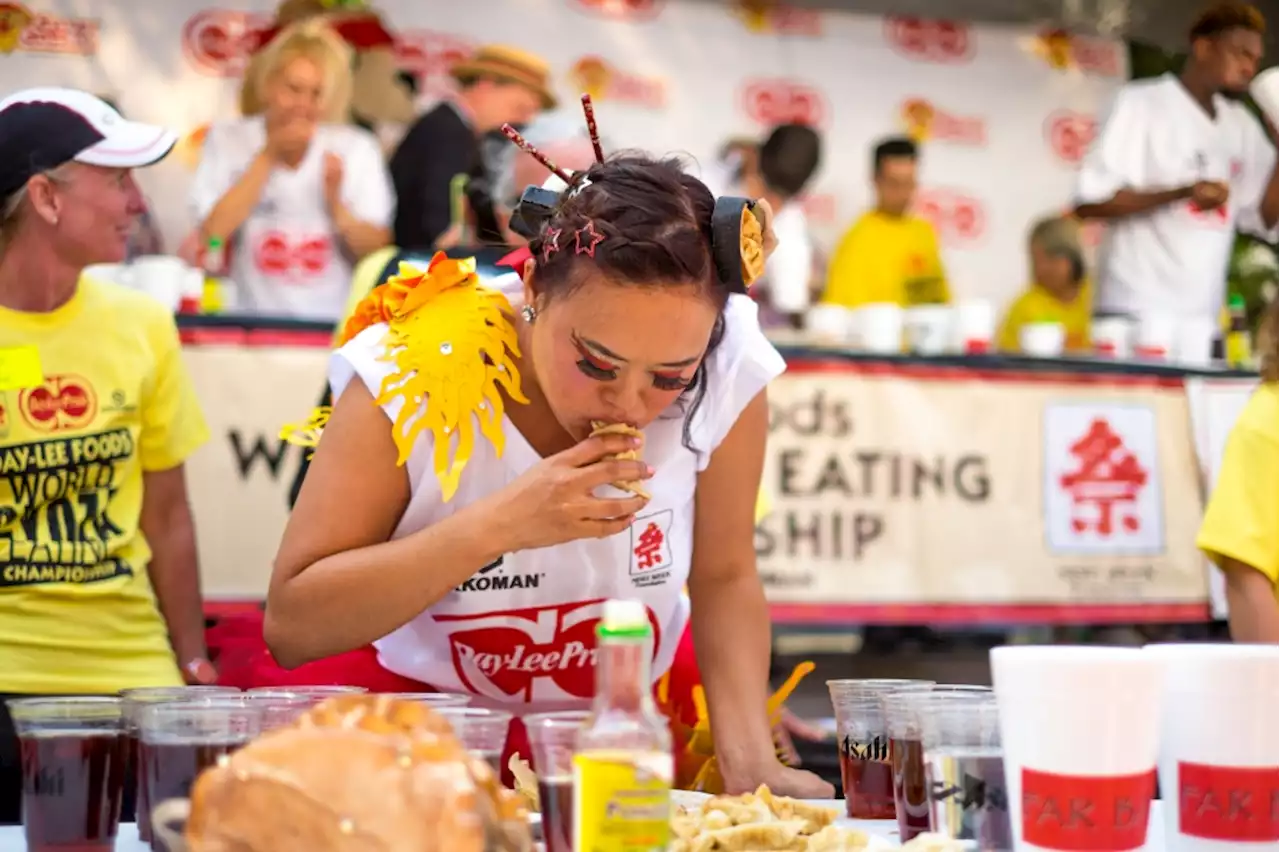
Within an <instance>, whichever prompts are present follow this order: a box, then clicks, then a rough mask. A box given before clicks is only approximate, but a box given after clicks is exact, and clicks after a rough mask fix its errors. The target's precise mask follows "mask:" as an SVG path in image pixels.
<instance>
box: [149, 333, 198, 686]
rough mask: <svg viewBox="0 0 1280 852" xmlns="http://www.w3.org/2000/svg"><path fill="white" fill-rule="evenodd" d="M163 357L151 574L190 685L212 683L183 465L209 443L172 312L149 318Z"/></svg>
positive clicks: (152, 454) (155, 420)
mask: <svg viewBox="0 0 1280 852" xmlns="http://www.w3.org/2000/svg"><path fill="white" fill-rule="evenodd" d="M143 319H145V320H146V321H147V322H149V323H150V329H151V330H150V334H149V339H150V341H151V344H152V348H153V351H154V352H155V356H156V367H155V371H154V373H153V375H152V376H151V377H150V379H149V381H148V382H147V383H146V385H145V386H144V388H143V397H142V432H141V435H140V437H139V441H138V452H139V459H140V461H141V463H142V470H143V478H142V487H143V494H142V517H141V522H140V523H141V529H142V533H143V535H145V536H146V538H147V543H148V545H149V546H150V548H151V561H150V562H149V563H148V564H147V574H148V575H149V577H150V579H151V586H152V588H153V589H154V590H155V596H156V604H157V606H158V607H159V609H160V614H161V615H162V616H163V617H164V621H165V625H166V626H167V627H168V630H169V641H170V643H171V644H172V645H173V651H174V654H175V656H176V657H177V660H178V665H179V667H181V669H182V672H183V676H184V677H186V678H187V679H188V680H189V681H194V682H202V683H203V682H212V680H213V679H214V677H216V672H214V671H213V668H212V666H210V665H209V662H208V660H207V658H206V653H207V652H206V650H205V643H204V608H203V606H202V602H201V597H200V569H199V563H198V558H197V555H196V537H195V524H194V522H193V520H192V516H191V505H190V503H189V501H188V499H187V485H186V478H185V476H184V469H183V465H184V462H185V461H186V460H187V458H189V457H190V456H191V454H192V453H193V452H195V451H196V449H197V448H199V447H200V445H202V444H203V443H205V441H207V440H208V438H209V428H208V426H207V425H206V424H205V420H204V416H203V415H202V414H201V412H200V404H199V402H198V401H197V400H196V395H195V388H194V387H193V386H192V383H191V378H190V376H189V375H188V374H187V370H186V366H185V365H184V364H183V363H182V347H181V344H180V343H179V341H178V329H177V327H176V326H175V325H174V322H173V318H172V317H171V316H169V315H168V314H160V313H158V314H156V315H155V316H153V317H145V318H143Z"/></svg>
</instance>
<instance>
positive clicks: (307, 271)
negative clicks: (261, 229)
mask: <svg viewBox="0 0 1280 852" xmlns="http://www.w3.org/2000/svg"><path fill="white" fill-rule="evenodd" d="M331 253H332V247H331V245H330V243H329V238H328V237H327V236H314V237H303V238H302V239H299V240H296V241H290V239H289V236H288V235H287V234H285V233H282V232H280V231H267V232H266V233H265V234H263V235H262V237H261V238H260V239H259V240H258V242H257V245H255V246H254V249H253V263H254V265H255V266H256V267H257V268H258V269H259V270H261V271H262V272H263V273H265V274H267V275H288V274H290V273H301V274H303V275H319V274H320V273H322V272H324V271H325V269H327V268H328V266H329V259H330V255H331Z"/></svg>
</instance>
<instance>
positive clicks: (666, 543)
mask: <svg viewBox="0 0 1280 852" xmlns="http://www.w3.org/2000/svg"><path fill="white" fill-rule="evenodd" d="M674 516H675V515H674V513H673V512H672V511H671V510H670V509H664V510H662V511H661V512H655V513H653V514H652V515H642V516H640V517H638V518H636V520H635V522H634V523H633V524H632V525H631V582H632V583H633V584H634V585H636V586H659V585H662V584H663V583H664V582H666V581H667V579H668V578H669V577H670V576H671V565H672V557H671V522H672V519H673V518H674Z"/></svg>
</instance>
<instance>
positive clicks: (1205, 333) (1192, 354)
mask: <svg viewBox="0 0 1280 852" xmlns="http://www.w3.org/2000/svg"><path fill="white" fill-rule="evenodd" d="M1220 331H1221V329H1220V328H1219V326H1218V323H1216V322H1214V321H1213V320H1212V319H1207V318H1206V319H1199V318H1188V319H1182V320H1179V321H1178V323H1177V325H1175V326H1174V339H1173V358H1174V360H1175V361H1176V362H1177V363H1178V365H1179V366H1182V367H1191V368H1203V367H1208V366H1209V365H1210V364H1212V363H1213V341H1214V339H1215V338H1217V336H1218V334H1219V333H1220Z"/></svg>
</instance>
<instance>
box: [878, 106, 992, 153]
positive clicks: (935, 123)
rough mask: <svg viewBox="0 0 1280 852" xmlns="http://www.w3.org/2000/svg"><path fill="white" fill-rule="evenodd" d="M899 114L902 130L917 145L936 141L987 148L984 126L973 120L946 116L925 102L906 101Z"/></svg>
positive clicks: (982, 122) (953, 114) (971, 117)
mask: <svg viewBox="0 0 1280 852" xmlns="http://www.w3.org/2000/svg"><path fill="white" fill-rule="evenodd" d="M899 112H900V113H901V118H902V126H903V129H904V130H906V131H907V135H908V136H910V137H911V138H912V139H914V140H915V141H917V142H925V141H927V140H929V139H937V140H940V141H943V142H956V143H958V144H961V145H985V144H987V123H986V122H985V121H983V120H982V119H981V118H978V117H976V116H965V115H956V114H955V113H951V112H947V111H946V110H944V109H942V108H941V107H939V106H938V105H937V104H934V103H932V102H930V101H927V100H925V99H924V98H908V99H907V100H905V101H903V102H902V107H901V108H900V110H899Z"/></svg>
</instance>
